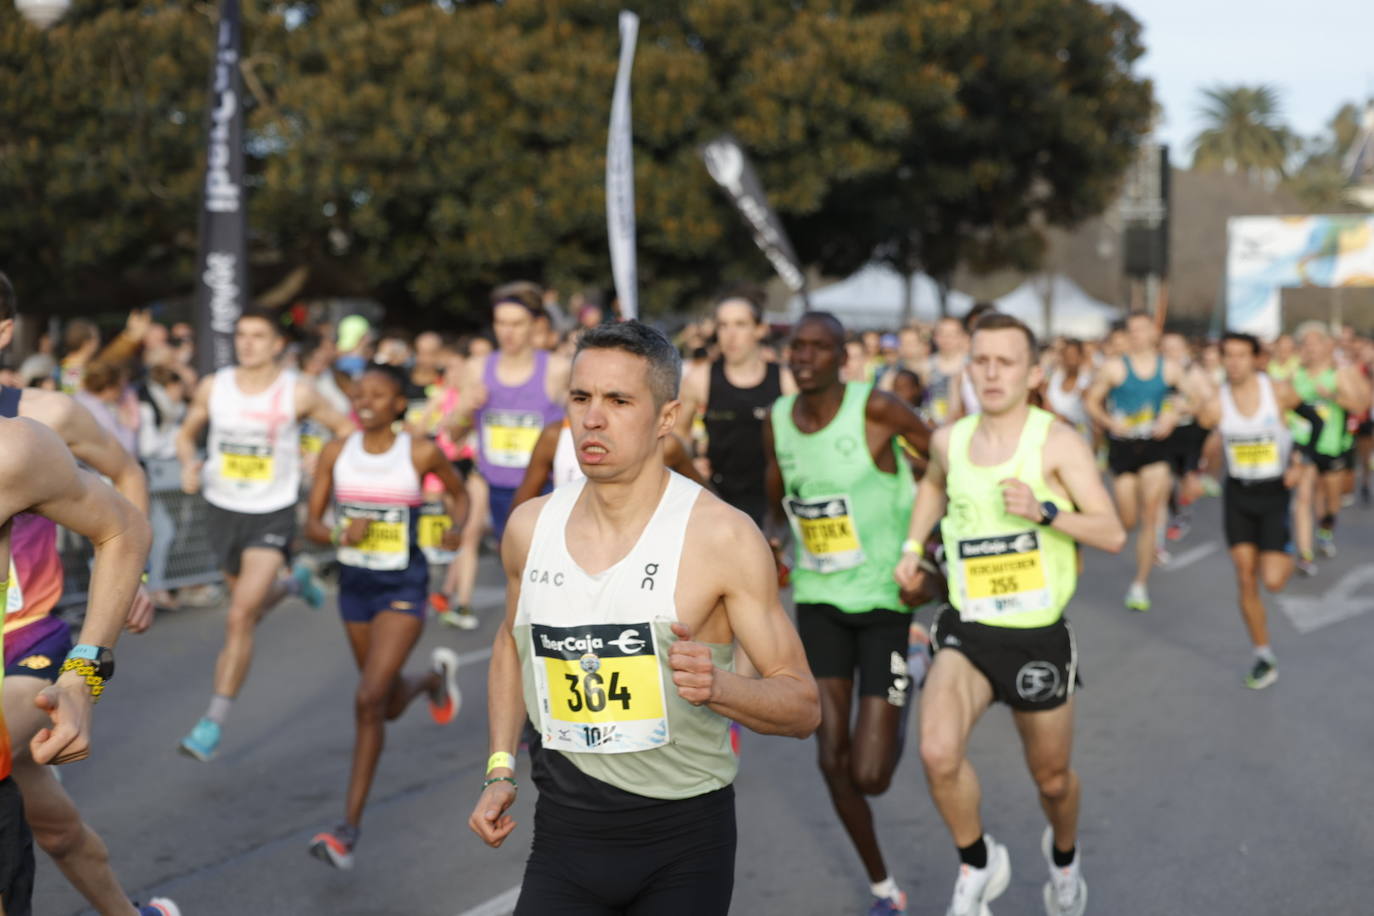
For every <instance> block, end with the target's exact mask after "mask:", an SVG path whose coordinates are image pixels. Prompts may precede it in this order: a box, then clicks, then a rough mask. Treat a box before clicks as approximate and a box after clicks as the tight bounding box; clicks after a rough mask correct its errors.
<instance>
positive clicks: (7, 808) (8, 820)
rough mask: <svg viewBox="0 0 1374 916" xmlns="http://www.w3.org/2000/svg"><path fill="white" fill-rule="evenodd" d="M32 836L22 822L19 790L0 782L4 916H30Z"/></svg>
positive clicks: (0, 895)
mask: <svg viewBox="0 0 1374 916" xmlns="http://www.w3.org/2000/svg"><path fill="white" fill-rule="evenodd" d="M33 871H34V865H33V837H32V836H31V835H30V834H29V825H28V823H27V822H26V821H25V820H24V802H23V800H22V799H21V798H20V797H19V787H18V786H17V785H15V784H14V780H13V779H11V778H10V777H8V776H6V777H5V778H4V779H0V904H2V905H3V906H2V907H0V909H3V910H4V912H5V916H30V914H31V913H32V912H33V911H32V910H31V909H30V906H31V905H32V904H31V902H30V901H31V900H32V898H33Z"/></svg>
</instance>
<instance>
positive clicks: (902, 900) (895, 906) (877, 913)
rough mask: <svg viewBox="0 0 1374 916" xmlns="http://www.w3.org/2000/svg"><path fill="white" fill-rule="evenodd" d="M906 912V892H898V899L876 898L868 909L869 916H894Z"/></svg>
mask: <svg viewBox="0 0 1374 916" xmlns="http://www.w3.org/2000/svg"><path fill="white" fill-rule="evenodd" d="M905 912H906V891H898V892H897V899H896V900H893V899H892V898H891V897H874V898H873V905H872V906H870V907H869V908H868V916H892V914H893V913H905Z"/></svg>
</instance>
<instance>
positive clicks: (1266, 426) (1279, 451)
mask: <svg viewBox="0 0 1374 916" xmlns="http://www.w3.org/2000/svg"><path fill="white" fill-rule="evenodd" d="M1255 381H1256V382H1258V383H1259V392H1260V397H1259V410H1257V411H1255V413H1254V414H1253V415H1251V416H1248V417H1247V416H1246V415H1245V414H1243V413H1241V412H1240V408H1239V407H1237V406H1236V401H1235V398H1234V397H1232V395H1231V386H1230V385H1229V384H1227V385H1222V386H1221V423H1220V425H1219V426H1218V427H1217V428H1218V430H1219V431H1220V433H1221V441H1222V444H1223V445H1224V446H1225V452H1226V473H1227V474H1229V475H1231V476H1232V477H1234V478H1236V479H1237V480H1246V481H1254V480H1273V479H1275V478H1278V477H1282V476H1283V472H1284V469H1285V468H1287V467H1288V455H1289V453H1290V452H1291V451H1292V449H1293V435H1292V433H1290V432H1289V431H1288V425H1287V424H1286V423H1285V422H1284V419H1283V417H1282V415H1280V414H1279V404H1278V399H1277V398H1275V397H1274V383H1273V382H1272V381H1270V379H1269V376H1268V375H1266V374H1265V373H1263V372H1257V373H1256V374H1255Z"/></svg>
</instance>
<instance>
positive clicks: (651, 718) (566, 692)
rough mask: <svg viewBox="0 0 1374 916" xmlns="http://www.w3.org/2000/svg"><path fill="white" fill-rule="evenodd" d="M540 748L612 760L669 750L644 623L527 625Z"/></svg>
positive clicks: (650, 636) (654, 657)
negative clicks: (541, 740) (609, 756)
mask: <svg viewBox="0 0 1374 916" xmlns="http://www.w3.org/2000/svg"><path fill="white" fill-rule="evenodd" d="M530 640H531V642H532V649H533V653H534V674H535V685H536V688H537V690H538V692H539V709H540V712H541V713H542V718H543V732H544V746H545V747H546V748H552V749H553V750H559V751H575V752H579V753H592V754H619V753H626V752H630V751H642V750H648V749H650V748H655V747H661V746H663V745H664V744H667V743H668V717H667V713H666V711H665V709H666V707H665V704H664V699H663V689H664V688H663V676H662V669H661V666H660V663H659V658H658V645H657V641H656V640H655V638H654V631H653V627H652V626H651V625H650V624H649V623H648V622H645V623H633V624H618V623H616V624H591V625H588V626H585V627H551V626H544V625H542V624H533V625H531V627H530Z"/></svg>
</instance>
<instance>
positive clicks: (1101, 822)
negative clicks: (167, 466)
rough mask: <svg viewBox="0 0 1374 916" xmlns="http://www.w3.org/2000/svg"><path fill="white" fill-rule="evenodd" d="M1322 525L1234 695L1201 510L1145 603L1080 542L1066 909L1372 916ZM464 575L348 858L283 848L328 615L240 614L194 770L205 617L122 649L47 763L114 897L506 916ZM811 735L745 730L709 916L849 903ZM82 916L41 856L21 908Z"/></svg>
mask: <svg viewBox="0 0 1374 916" xmlns="http://www.w3.org/2000/svg"><path fill="white" fill-rule="evenodd" d="M1340 542H1341V546H1342V553H1341V556H1340V557H1339V558H1338V559H1336V560H1334V561H1328V562H1327V563H1325V564H1324V565H1323V568H1322V570H1321V573H1320V575H1319V576H1318V577H1317V578H1315V579H1311V580H1297V579H1295V580H1294V582H1293V583H1292V584H1291V585H1290V587H1289V590H1288V593H1287V594H1288V596H1289V597H1288V599H1286V600H1287V601H1288V604H1287V607H1288V608H1289V609H1290V610H1291V611H1292V614H1293V615H1294V616H1293V617H1290V616H1289V614H1288V613H1287V612H1286V611H1285V610H1283V609H1282V608H1280V607H1279V606H1278V604H1277V602H1275V601H1272V600H1271V601H1270V618H1271V623H1272V627H1273V632H1274V645H1275V648H1276V650H1277V652H1278V657H1279V670H1280V672H1281V676H1280V679H1279V681H1278V683H1277V684H1276V685H1275V686H1273V687H1271V688H1270V689H1268V690H1265V691H1262V692H1258V693H1256V692H1252V691H1249V690H1246V689H1245V688H1244V687H1242V686H1241V676H1242V674H1243V672H1244V669H1245V667H1246V665H1247V663H1248V661H1249V651H1248V647H1247V643H1246V640H1245V635H1244V630H1243V629H1242V627H1241V623H1240V618H1239V614H1238V611H1237V610H1236V607H1235V597H1234V595H1235V590H1234V585H1233V579H1232V569H1231V566H1230V563H1229V561H1228V560H1227V557H1226V553H1225V550H1224V546H1223V545H1222V543H1221V538H1220V512H1219V505H1218V502H1217V501H1216V500H1208V501H1206V502H1205V503H1204V504H1203V505H1202V506H1201V507H1199V509H1198V511H1197V517H1196V524H1195V527H1194V530H1193V532H1192V533H1191V534H1190V535H1189V536H1188V537H1187V538H1186V539H1185V540H1184V541H1183V542H1182V543H1181V544H1180V545H1178V546H1177V548H1176V554H1178V555H1179V556H1180V558H1181V561H1182V562H1181V563H1180V564H1178V568H1173V569H1168V570H1164V571H1161V572H1159V573H1157V575H1156V577H1155V579H1154V581H1153V585H1152V589H1151V591H1152V595H1153V598H1154V609H1153V610H1152V611H1150V612H1149V613H1147V614H1133V613H1131V612H1128V611H1126V610H1125V609H1123V607H1122V606H1121V603H1120V602H1121V596H1122V593H1123V592H1124V590H1125V585H1126V582H1127V580H1128V579H1129V576H1130V573H1129V569H1130V562H1131V561H1130V559H1129V555H1128V554H1129V548H1128V552H1127V554H1123V555H1122V556H1119V557H1110V556H1106V555H1103V554H1098V553H1089V555H1088V557H1087V567H1086V572H1085V575H1084V578H1083V581H1082V582H1081V584H1080V587H1079V592H1078V596H1077V597H1076V599H1075V600H1074V603H1073V605H1072V606H1071V608H1070V612H1069V613H1070V618H1071V619H1072V621H1073V623H1074V627H1075V630H1076V632H1077V634H1078V640H1079V647H1080V654H1081V658H1082V671H1083V676H1084V680H1085V685H1086V686H1085V689H1084V690H1083V692H1082V693H1081V694H1080V696H1079V700H1078V715H1077V723H1078V733H1077V744H1076V758H1075V760H1076V766H1077V767H1078V769H1079V771H1080V774H1081V776H1082V780H1083V785H1084V792H1085V795H1084V803H1083V814H1082V838H1081V848H1082V849H1083V852H1084V876H1085V878H1086V879H1087V882H1088V885H1089V889H1090V896H1089V907H1090V912H1093V913H1099V914H1120V916H1128V914H1150V916H1157V914H1183V913H1218V914H1241V913H1243V914H1247V916H1263V914H1288V913H1300V914H1313V913H1331V914H1359V913H1370V912H1374V903H1371V902H1370V901H1371V893H1372V892H1374V872H1371V870H1370V868H1369V863H1370V861H1374V791H1371V789H1370V788H1369V785H1370V782H1369V779H1368V776H1367V774H1368V773H1369V771H1370V766H1371V760H1374V712H1371V710H1374V684H1372V683H1371V676H1370V675H1371V670H1374V613H1369V612H1371V611H1374V549H1371V548H1374V511H1371V510H1364V509H1353V510H1348V511H1347V512H1346V513H1345V516H1344V519H1343V521H1342V530H1341V534H1340ZM482 581H483V587H482V588H481V589H480V592H479V596H478V597H479V601H478V604H479V610H480V611H481V612H482V615H483V617H484V624H483V628H482V629H481V630H480V631H478V632H474V633H459V632H455V631H452V630H441V629H439V628H438V627H430V628H429V629H428V630H427V631H426V634H425V636H424V639H423V642H422V645H421V649H420V650H419V651H417V653H416V655H415V664H416V665H420V664H423V662H424V659H425V658H427V655H428V650H429V649H430V648H431V647H433V646H436V645H440V644H445V645H450V646H452V647H453V648H455V649H456V650H457V651H459V652H460V653H464V654H465V655H466V656H467V659H468V660H467V663H466V665H465V668H464V670H463V673H462V675H461V678H460V680H461V683H462V686H463V689H464V694H465V705H464V711H463V713H462V715H461V716H460V718H459V720H458V721H457V722H456V723H454V724H453V725H450V726H447V727H439V726H436V725H434V724H433V723H432V722H431V721H430V720H429V717H428V716H427V715H426V714H425V711H424V709H423V704H422V703H421V704H417V705H416V707H414V708H413V709H412V710H411V711H410V712H408V713H407V715H406V716H405V717H404V718H402V719H401V720H400V721H399V722H397V723H395V724H394V725H393V726H392V727H391V728H390V729H389V731H388V747H387V751H386V753H385V755H384V756H383V758H382V762H381V767H380V772H379V774H378V779H377V782H376V785H375V787H374V790H373V796H372V803H371V805H370V807H369V808H368V813H367V817H366V820H365V822H364V825H363V833H362V839H361V842H360V844H359V846H358V849H357V859H358V864H357V867H356V868H355V869H354V870H353V871H351V872H337V871H334V870H332V869H329V868H328V867H326V866H325V865H323V864H322V863H320V862H318V861H317V860H315V859H312V858H309V857H308V856H307V854H306V846H307V843H308V841H309V839H310V837H311V835H312V834H313V833H314V832H315V831H316V830H319V829H320V828H322V827H327V826H330V825H332V824H333V823H335V822H336V821H337V820H338V819H339V815H340V812H341V810H342V798H343V790H344V786H345V782H346V779H347V775H348V765H349V754H350V751H351V742H352V723H351V696H352V690H353V688H354V685H355V682H356V676H355V673H354V670H353V666H352V662H351V660H350V658H349V655H348V652H347V648H346V645H345V641H344V637H343V631H342V627H341V626H340V624H339V621H338V617H337V615H336V614H335V613H334V612H333V611H332V610H331V609H330V608H328V607H327V608H326V609H325V610H323V611H320V612H313V613H312V612H311V611H309V610H308V609H306V608H305V607H304V606H303V605H301V604H299V603H297V602H294V601H292V602H288V603H286V604H284V605H283V606H282V607H280V608H279V609H278V610H277V611H276V612H274V613H273V614H272V615H271V616H270V617H269V618H268V619H267V620H266V621H265V622H264V623H263V625H262V627H261V628H260V630H259V642H258V648H257V655H256V658H255V662H254V669H253V672H252V675H251V676H250V679H249V682H248V685H247V688H246V689H245V690H244V692H243V694H242V696H241V697H240V698H239V701H238V702H237V704H236V705H235V708H234V710H233V713H232V715H231V717H230V719H229V723H228V726H227V730H226V736H225V740H224V744H223V746H222V750H221V755H220V757H219V758H218V759H216V760H215V761H213V762H211V763H209V764H202V763H197V762H194V761H192V760H190V759H188V758H185V757H182V756H180V755H179V754H177V753H176V752H175V746H176V743H177V741H178V739H179V738H180V737H181V736H182V735H183V734H184V733H185V732H186V731H187V729H189V728H190V726H191V725H192V724H193V723H194V721H195V720H196V718H197V717H198V716H199V715H200V714H201V713H202V711H203V710H204V706H205V702H206V699H207V697H208V694H209V689H210V673H211V666H212V665H213V662H214V656H215V653H216V651H217V649H218V646H219V640H220V635H221V628H222V620H223V611H222V609H221V610H213V609H212V610H194V611H192V610H188V611H182V612H177V613H169V614H165V615H163V616H162V618H161V619H160V620H159V621H158V623H157V625H156V627H155V628H154V629H153V630H152V631H151V632H150V633H149V634H147V635H145V636H142V637H136V638H135V637H130V638H126V639H125V640H124V641H122V642H121V643H120V650H119V676H118V677H117V678H116V680H115V681H114V682H113V683H112V685H111V687H110V690H109V692H108V693H107V695H106V698H105V700H104V702H102V703H101V705H100V707H99V709H98V714H97V722H96V727H95V753H94V755H93V758H92V759H91V760H89V761H86V762H83V763H79V764H73V765H69V766H66V767H64V768H63V771H64V777H65V780H66V785H67V786H68V788H69V789H70V791H71V793H72V794H73V796H74V797H75V798H76V799H77V800H78V802H79V804H80V805H81V807H82V809H83V811H84V812H85V814H86V816H87V819H88V820H89V822H90V823H91V824H92V825H93V826H94V827H95V828H96V829H97V830H98V831H99V832H100V833H101V835H102V836H103V837H104V838H105V840H106V841H107V843H108V844H109V846H110V848H111V850H112V855H113V858H114V862H115V865H116V868H117V870H118V872H119V874H120V876H121V879H122V880H123V882H124V883H125V885H126V886H127V887H128V888H129V889H130V891H131V892H134V893H136V894H137V895H139V896H142V897H144V898H146V897H147V896H149V895H151V894H154V893H157V894H166V895H169V896H172V897H173V898H175V899H176V900H177V901H178V902H179V903H180V905H181V907H182V909H183V912H185V913H186V914H187V916H212V914H215V916H218V914H225V916H228V914H242V913H263V914H306V913H329V914H340V916H343V914H359V916H361V914H368V916H376V914H388V916H389V914H410V913H416V914H427V916H500V914H504V913H508V912H509V911H510V904H511V902H513V889H514V888H516V887H517V886H518V885H519V882H520V876H521V872H522V868H523V863H524V859H525V855H526V852H527V848H528V842H529V838H530V816H531V809H532V802H533V794H534V793H533V792H532V791H526V792H525V795H524V798H522V799H521V801H520V802H519V804H518V806H517V809H516V811H515V814H516V817H517V819H518V820H519V821H520V826H519V828H518V830H517V833H516V835H515V836H514V837H513V838H512V840H511V841H510V842H509V843H508V844H507V846H506V847H505V848H503V849H501V850H499V851H493V850H490V849H487V848H486V847H484V846H483V845H482V844H481V843H480V842H479V841H478V840H477V839H476V838H475V837H474V836H473V835H472V834H471V833H470V832H469V831H468V829H467V826H466V820H467V816H468V814H469V812H470V810H471V806H472V804H473V802H474V800H475V799H476V796H477V793H478V789H479V785H480V779H481V777H482V768H483V765H484V761H485V759H486V755H487V747H486V725H485V718H486V717H485V678H486V664H485V650H486V648H487V646H488V644H489V640H490V636H491V631H492V628H493V627H494V624H495V620H496V618H497V617H498V616H499V608H500V605H501V594H502V593H501V589H500V585H499V581H500V580H499V578H498V575H497V572H496V568H495V564H494V563H492V562H491V561H490V560H489V559H488V560H486V561H484V566H483V579H482ZM1304 597H1307V598H1315V599H1320V600H1315V601H1306V602H1304V601H1302V600H1301V599H1302V598H1304ZM922 616H923V618H925V617H928V616H929V615H928V612H926V613H925V614H923V615H922ZM1295 620H1296V623H1295ZM914 751H915V748H914V745H913V746H912V747H910V748H908V753H907V754H906V756H905V758H904V759H903V760H902V763H901V766H900V768H899V770H898V772H897V776H896V779H895V780H894V784H893V787H892V789H891V790H890V791H889V792H888V793H887V795H886V796H884V797H883V798H881V799H879V800H878V801H877V804H876V811H877V819H878V823H879V825H880V831H881V836H882V839H883V842H884V845H885V851H886V854H887V857H888V861H889V863H890V865H891V868H892V870H893V873H894V875H895V877H896V878H897V880H898V881H899V883H900V884H901V885H902V886H903V887H904V888H905V889H906V890H907V891H908V892H909V893H910V895H911V901H912V904H911V910H910V911H911V912H912V913H916V914H931V913H943V912H944V907H945V905H946V904H947V902H948V897H949V892H950V889H951V887H952V885H953V881H954V877H955V870H956V867H957V859H956V857H955V854H954V851H953V849H952V847H951V844H950V841H949V839H948V837H947V834H946V833H945V831H944V828H943V826H942V825H941V823H940V821H939V818H938V816H937V814H936V812H935V810H934V808H933V807H932V805H931V803H930V800H929V797H928V795H927V794H926V791H925V786H924V782H923V777H922V773H921V771H920V761H919V758H918V756H917V755H916V754H915V752H914ZM814 752H815V748H814V744H813V743H812V742H811V741H807V742H798V741H795V740H787V739H781V738H765V737H762V736H759V735H754V734H752V733H746V735H745V740H744V747H743V762H742V768H741V772H740V777H739V781H738V784H737V789H738V797H739V821H740V849H739V856H738V864H737V873H736V890H735V905H734V908H733V912H734V913H737V914H746V913H747V914H756V913H757V914H767V916H773V914H779V916H780V914H800V916H810V914H815V916H834V914H848V913H861V912H863V911H864V907H865V906H866V903H867V887H866V883H865V881H864V878H863V873H862V870H861V869H860V867H859V864H858V861H857V858H856V856H855V855H854V854H853V852H852V851H851V849H850V848H849V844H848V842H847V840H846V838H845V836H844V834H843V832H842V831H841V828H840V826H839V824H838V822H837V821H836V819H835V817H834V815H833V814H832V812H831V809H830V805H829V801H828V799H827V797H826V795H825V791H824V788H823V785H822V782H821V779H820V776H819V773H818V772H817V770H816V768H815V765H814ZM971 753H972V759H973V761H974V765H975V766H976V767H977V769H978V772H979V775H980V777H981V779H982V784H983V792H984V802H983V811H984V817H985V820H986V825H987V829H988V830H989V832H991V833H992V834H993V835H994V836H996V837H997V838H998V839H1000V840H1002V841H1003V842H1005V843H1007V844H1008V846H1009V847H1010V850H1011V860H1012V868H1013V877H1012V883H1011V886H1010V888H1009V889H1008V891H1007V893H1006V894H1005V895H1004V896H1003V897H1002V898H1001V899H1000V900H999V901H998V902H997V904H996V906H995V907H994V912H996V913H998V914H1021V913H1026V914H1033V913H1039V912H1041V903H1040V885H1041V883H1042V882H1043V881H1044V880H1045V869H1044V865H1043V864H1042V862H1041V859H1040V854H1039V847H1038V843H1039V837H1040V833H1041V830H1042V829H1043V823H1044V822H1043V818H1042V815H1041V814H1040V811H1039V807H1038V805H1037V803H1036V798H1035V793H1034V789H1033V787H1032V784H1031V782H1030V779H1029V777H1028V776H1027V774H1026V772H1025V769H1024V766H1023V764H1022V762H1021V758H1020V751H1019V746H1018V744H1017V741H1016V737H1015V733H1014V731H1013V729H1012V726H1011V720H1010V717H1009V715H1008V714H1007V712H1006V710H1005V709H1002V708H994V709H993V710H992V711H990V712H989V714H988V715H987V716H986V717H985V719H984V721H983V722H982V724H981V725H980V727H979V728H978V730H977V731H976V733H975V735H974V739H973V743H972V750H971ZM521 769H522V772H523V771H524V769H525V767H524V764H523V762H522V765H521ZM84 911H85V910H84V909H83V901H82V900H81V899H80V898H79V897H78V895H77V894H76V893H75V892H74V891H72V890H71V889H70V888H69V887H68V886H67V885H66V883H65V881H64V880H63V879H62V877H61V876H60V874H59V873H58V872H57V870H56V869H55V868H54V867H53V866H52V864H51V863H50V862H48V861H46V859H43V858H42V856H41V854H40V866H39V878H38V892H37V895H36V899H35V912H37V913H40V914H70V913H78V912H84Z"/></svg>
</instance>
